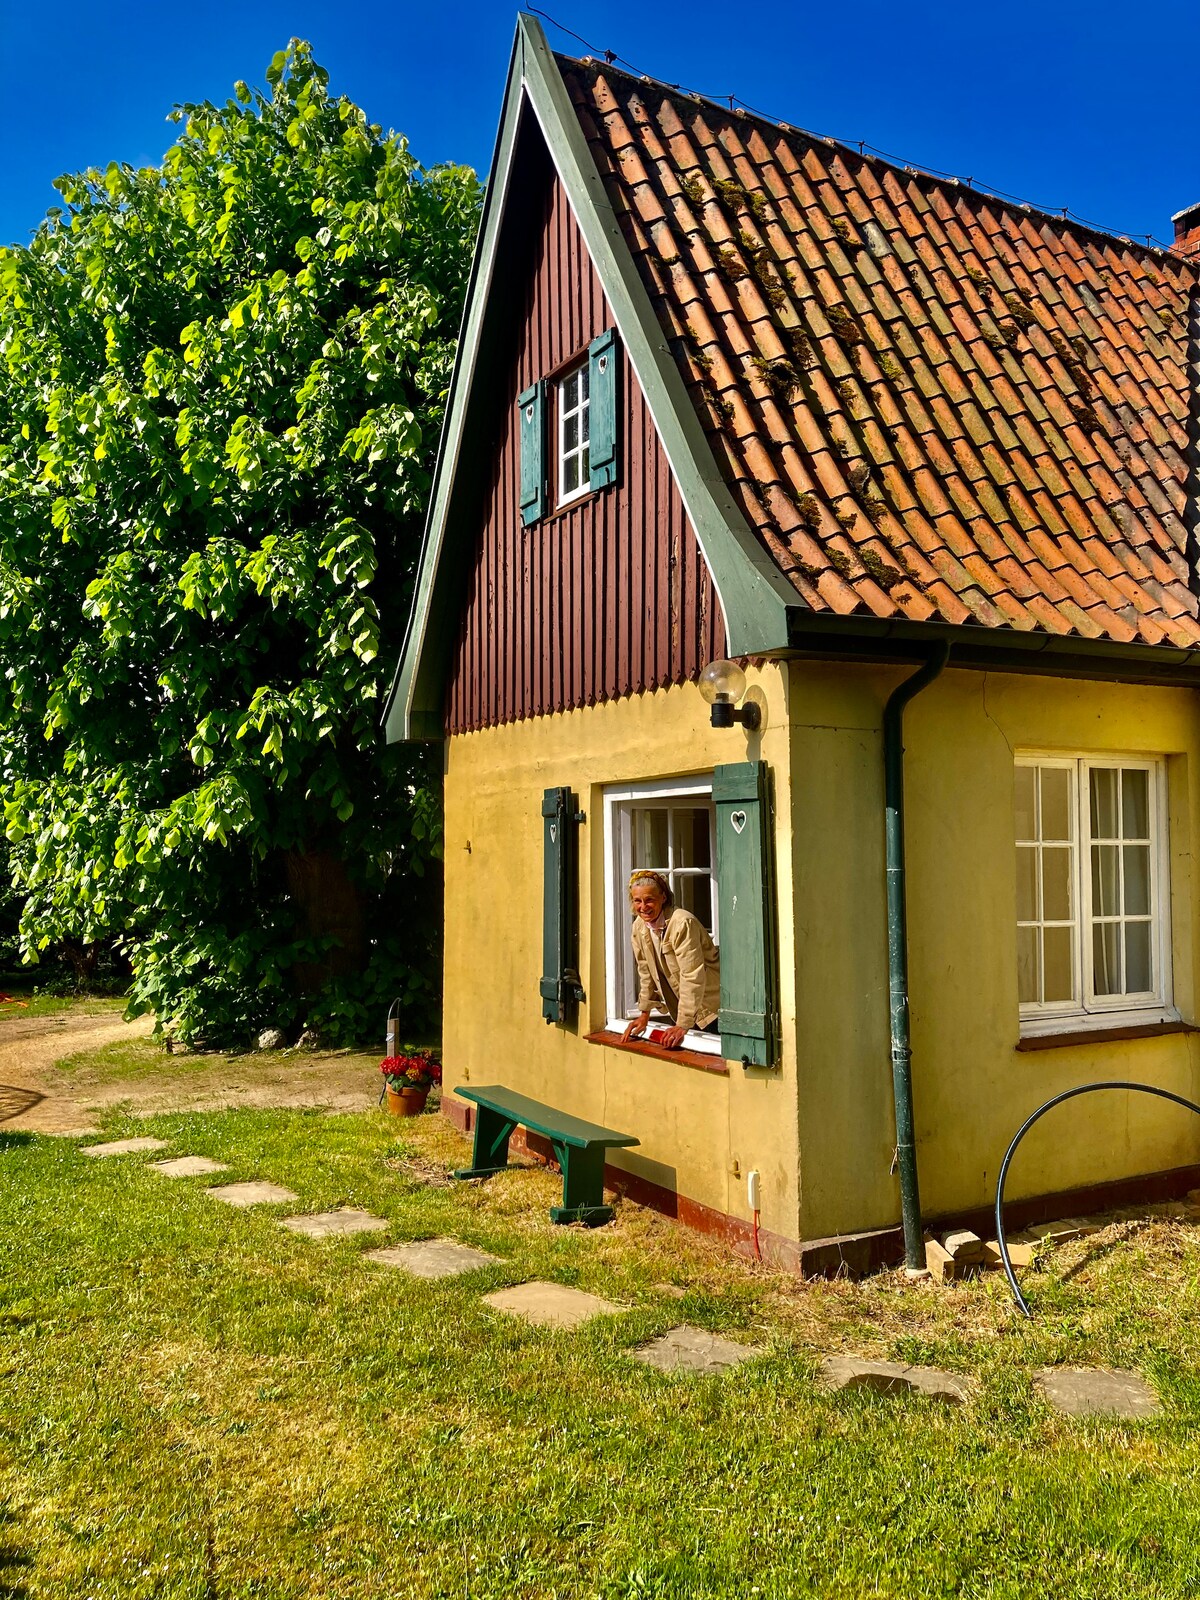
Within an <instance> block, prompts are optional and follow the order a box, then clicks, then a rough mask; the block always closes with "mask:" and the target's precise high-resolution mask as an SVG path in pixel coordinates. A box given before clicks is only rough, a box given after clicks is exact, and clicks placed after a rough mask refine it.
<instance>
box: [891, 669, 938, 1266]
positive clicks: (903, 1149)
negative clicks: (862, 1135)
mask: <svg viewBox="0 0 1200 1600" xmlns="http://www.w3.org/2000/svg"><path fill="white" fill-rule="evenodd" d="M949 654H950V646H949V645H948V644H940V645H937V646H936V647H935V649H934V651H933V654H932V655H931V656H930V658H929V660H928V661H927V662H926V663H925V665H924V666H923V667H922V668H920V670H919V671H917V672H914V673H913V675H912V677H911V678H906V679H905V680H904V682H903V683H902V684H900V686H899V687H898V688H896V689H893V690H892V693H891V694H890V695H889V697H888V703H887V705H886V706H885V707H884V712H883V791H884V830H885V838H886V851H887V931H888V995H889V1000H890V1007H891V1022H892V1092H893V1094H894V1096H895V1100H896V1164H897V1166H898V1167H899V1169H900V1209H901V1214H902V1216H903V1219H904V1264H905V1266H906V1267H908V1269H909V1270H910V1271H913V1272H918V1271H920V1270H921V1269H922V1268H923V1267H924V1265H925V1246H924V1240H923V1229H922V1227H921V1195H920V1190H919V1188H918V1185H917V1144H916V1136H915V1134H914V1132H913V1098H912V1046H911V1044H910V1043H909V1031H908V929H907V925H906V920H905V910H904V708H905V706H906V705H907V704H908V702H909V701H910V700H912V699H913V698H914V696H916V695H919V694H920V692H921V690H922V689H924V688H925V687H926V686H927V685H928V684H930V683H932V682H933V680H934V679H935V678H936V677H937V675H938V674H939V673H940V672H941V670H942V668H943V667H944V666H945V665H946V658H947V657H948V656H949Z"/></svg>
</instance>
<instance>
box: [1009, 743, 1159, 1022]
mask: <svg viewBox="0 0 1200 1600" xmlns="http://www.w3.org/2000/svg"><path fill="white" fill-rule="evenodd" d="M1015 765H1016V766H1017V767H1056V768H1059V769H1061V770H1066V771H1068V772H1070V773H1071V774H1072V775H1073V776H1072V782H1071V789H1070V808H1071V828H1072V838H1073V844H1074V855H1075V861H1074V870H1073V872H1072V874H1071V883H1070V890H1071V904H1072V909H1073V911H1074V913H1075V915H1074V919H1073V924H1072V926H1073V930H1074V931H1073V935H1072V952H1071V981H1072V990H1073V994H1074V998H1073V999H1071V1000H1059V1001H1026V1002H1024V1003H1022V1004H1021V1005H1020V1007H1019V1010H1020V1031H1021V1036H1022V1037H1023V1038H1036V1037H1037V1036H1038V1035H1041V1034H1049V1033H1065V1032H1076V1031H1079V1032H1082V1031H1084V1030H1086V1029H1089V1028H1116V1027H1136V1026H1137V1025H1139V1024H1145V1023H1155V1022H1178V1021H1179V1012H1178V1011H1177V1010H1176V1008H1175V1006H1174V1004H1173V986H1172V963H1171V874H1170V851H1169V839H1168V796H1167V763H1166V760H1165V758H1163V757H1156V756H1145V755H1119V754H1105V755H1098V754H1097V753H1096V752H1095V751H1088V752H1083V751H1076V752H1071V753H1064V752H1063V751H1061V750H1058V751H1053V752H1051V751H1041V750H1022V751H1019V752H1018V753H1017V755H1016V761H1015ZM1104 769H1107V770H1117V771H1122V770H1124V771H1129V770H1130V769H1136V770H1138V771H1143V772H1146V773H1148V774H1149V790H1150V792H1149V795H1148V797H1147V803H1148V804H1147V809H1148V816H1149V818H1150V826H1151V834H1150V919H1149V920H1150V959H1151V966H1152V971H1153V973H1154V975H1155V976H1156V977H1157V980H1158V984H1157V988H1156V989H1154V990H1152V991H1148V992H1146V993H1144V994H1136V995H1129V994H1117V995H1104V994H1097V993H1096V992H1095V987H1094V982H1095V969H1094V966H1093V962H1092V957H1091V949H1092V930H1093V927H1094V920H1093V913H1092V871H1091V853H1092V830H1091V803H1090V802H1091V774H1092V773H1093V772H1094V771H1096V770H1104ZM1015 844H1016V840H1015V836H1014V845H1015ZM1015 861H1016V851H1015V849H1014V866H1015ZM1023 925H1025V924H1021V923H1019V922H1018V923H1017V924H1016V926H1023Z"/></svg>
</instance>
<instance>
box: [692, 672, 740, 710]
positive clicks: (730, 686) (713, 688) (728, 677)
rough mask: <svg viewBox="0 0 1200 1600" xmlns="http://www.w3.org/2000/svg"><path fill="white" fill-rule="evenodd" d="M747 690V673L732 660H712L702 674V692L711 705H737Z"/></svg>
mask: <svg viewBox="0 0 1200 1600" xmlns="http://www.w3.org/2000/svg"><path fill="white" fill-rule="evenodd" d="M745 692H746V674H745V673H744V672H743V671H742V669H741V667H739V666H737V665H736V664H735V663H734V662H732V661H712V662H710V663H709V665H708V666H707V667H705V669H704V671H703V672H702V673H701V674H700V693H701V694H702V695H703V696H704V698H705V699H706V700H707V701H708V703H709V705H710V706H714V705H719V704H722V703H723V704H725V705H729V706H735V705H737V703H738V701H739V700H740V699H741V698H742V696H743V695H744V694H745Z"/></svg>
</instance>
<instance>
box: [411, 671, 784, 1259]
mask: <svg viewBox="0 0 1200 1600" xmlns="http://www.w3.org/2000/svg"><path fill="white" fill-rule="evenodd" d="M748 677H749V679H750V684H751V687H750V690H749V694H750V695H751V696H752V697H753V698H755V699H756V700H758V701H759V703H760V705H761V706H762V707H763V710H764V715H763V725H762V727H761V729H760V730H759V731H758V732H757V733H754V734H749V733H747V732H746V731H745V730H744V729H742V728H741V727H736V728H732V729H719V730H718V729H713V728H712V727H710V726H709V722H708V707H707V706H706V705H705V703H704V702H703V700H702V699H701V697H700V693H699V690H698V689H697V688H696V687H695V685H685V686H683V687H679V688H672V689H667V690H661V691H658V692H656V693H654V694H648V695H644V696H640V697H638V698H636V699H630V700H624V701H619V702H612V703H609V704H604V705H599V706H594V707H589V708H586V709H583V710H578V711H569V712H564V713H561V714H558V715H554V716H548V717H539V718H537V719H535V720H531V721H528V722H520V723H514V724H510V725H508V726H505V727H500V728H489V729H484V730H482V731H480V732H476V733H468V734H461V735H456V736H455V737H453V738H451V739H450V740H449V741H448V743H447V747H446V834H445V857H446V956H445V1003H444V1016H445V1022H444V1037H443V1046H444V1048H443V1056H444V1070H445V1081H446V1085H447V1087H448V1088H449V1089H451V1090H452V1089H453V1088H454V1087H455V1086H456V1085H457V1084H460V1083H464V1082H470V1083H476V1084H479V1083H490V1082H501V1083H504V1084H505V1085H507V1086H508V1087H509V1088H511V1089H515V1090H517V1091H518V1092H520V1093H524V1094H530V1095H533V1096H535V1097H536V1098H538V1099H540V1100H544V1101H547V1102H548V1103H550V1104H552V1105H555V1106H557V1107H559V1108H561V1109H562V1110H564V1111H569V1112H571V1113H573V1114H575V1115H577V1116H582V1117H586V1118H588V1119H590V1120H593V1121H596V1122H601V1123H604V1124H605V1125H607V1126H609V1127H615V1128H618V1129H620V1130H621V1131H623V1132H627V1133H633V1134H636V1135H637V1137H638V1138H639V1139H640V1140H641V1144H640V1146H639V1147H638V1148H637V1149H636V1150H629V1151H618V1152H614V1153H613V1156H612V1161H613V1164H614V1165H619V1166H623V1167H626V1168H628V1169H629V1170H631V1171H633V1172H635V1173H637V1174H639V1175H641V1176H643V1177H645V1178H647V1179H649V1180H650V1181H652V1182H654V1183H658V1184H660V1185H662V1186H663V1187H665V1188H668V1189H671V1190H674V1191H676V1192H678V1193H680V1194H683V1195H686V1196H687V1197H688V1198H690V1199H692V1200H697V1201H699V1202H700V1203H701V1204H703V1205H707V1206H711V1207H713V1208H714V1209H716V1210H718V1211H720V1212H723V1213H726V1214H727V1215H731V1216H734V1217H738V1218H742V1219H749V1216H750V1212H749V1209H748V1207H747V1202H746V1184H745V1177H744V1175H745V1173H746V1172H748V1171H749V1170H750V1169H751V1168H757V1169H758V1171H759V1173H760V1174H761V1179H762V1201H761V1207H762V1225H763V1227H764V1228H765V1229H767V1230H769V1231H771V1232H774V1233H778V1234H781V1235H783V1236H784V1237H786V1238H791V1239H795V1238H797V1237H798V1199H797V1119H796V1088H795V1072H794V1068H793V1067H785V1068H784V1070H783V1071H781V1072H777V1073H766V1072H751V1073H747V1072H744V1071H743V1069H742V1068H741V1067H740V1066H732V1067H731V1068H730V1071H729V1075H728V1076H727V1077H722V1076H719V1075H717V1074H714V1073H711V1072H705V1071H701V1070H698V1069H696V1068H693V1067H687V1066H684V1065H682V1064H681V1063H678V1062H675V1061H660V1060H656V1059H653V1058H648V1057H645V1056H640V1055H636V1054H632V1053H630V1052H628V1051H624V1050H614V1049H610V1048H607V1047H605V1046H603V1045H592V1044H587V1043H586V1042H585V1041H584V1035H585V1034H587V1033H589V1032H591V1031H593V1030H594V1029H597V1028H602V1027H603V1026H604V1022H605V970H604V969H605V913H606V907H605V899H604V838H603V793H604V789H605V788H606V787H608V786H611V785H614V784H623V783H641V782H649V781H651V780H654V779H658V778H672V777H679V776H682V775H684V774H687V773H693V772H695V773H711V771H712V769H713V767H714V766H715V765H718V764H720V763H724V762H731V761H746V760H765V761H767V762H769V763H770V765H771V767H772V769H773V770H774V773H775V783H776V795H775V800H776V811H777V821H776V837H775V844H776V875H777V877H778V879H779V919H780V927H781V930H783V946H784V949H785V951H786V961H785V963H784V971H785V977H784V980H783V983H782V986H781V987H782V990H783V994H782V1013H783V1015H782V1033H783V1049H782V1053H783V1059H784V1061H785V1062H791V1063H794V1062H795V1055H796V1052H795V1042H794V1021H793V1019H794V1005H793V1003H792V999H791V982H790V974H791V973H792V972H794V970H795V963H794V960H793V959H792V957H791V948H790V933H789V932H788V931H787V930H790V927H791V924H792V906H791V883H790V872H789V871H788V870H786V869H787V864H788V862H789V861H790V858H791V827H790V806H791V802H790V796H789V793H788V787H787V774H788V746H789V732H788V726H787V710H786V693H785V683H786V669H785V668H781V667H776V666H772V665H767V666H765V667H763V668H762V669H761V670H757V671H755V670H751V671H750V672H749V673H748ZM558 785H569V786H570V787H571V788H572V789H573V790H574V791H575V793H576V795H577V796H578V797H579V800H580V804H581V806H582V809H583V810H584V811H585V812H586V814H587V822H586V824H585V825H584V826H583V827H582V829H581V830H580V841H579V843H580V851H579V853H580V883H579V916H580V930H581V937H580V951H579V957H580V972H581V974H582V977H583V981H584V986H585V988H586V990H587V1000H586V1001H585V1002H583V1003H582V1004H581V1005H580V1007H579V1015H578V1020H577V1022H576V1023H575V1024H574V1025H573V1026H571V1027H566V1028H564V1027H553V1026H547V1025H546V1023H545V1022H544V1021H543V1020H542V1015H541V1002H540V1000H539V998H538V980H539V978H540V977H541V961H542V820H541V814H540V806H541V797H542V791H543V790H544V789H548V788H552V787H555V786H558ZM735 1164H736V1166H737V1170H738V1174H739V1175H738V1176H735V1175H734V1167H735Z"/></svg>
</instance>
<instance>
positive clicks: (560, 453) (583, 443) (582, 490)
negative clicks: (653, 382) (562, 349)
mask: <svg viewBox="0 0 1200 1600" xmlns="http://www.w3.org/2000/svg"><path fill="white" fill-rule="evenodd" d="M589 372H590V368H589V365H588V358H587V357H586V356H585V357H584V359H583V360H582V361H580V362H579V363H577V365H575V366H573V367H572V368H571V369H570V371H569V372H564V373H563V375H562V377H561V378H559V379H558V381H557V382H556V384H555V386H554V411H555V418H556V421H555V436H556V438H557V441H558V448H557V454H556V463H555V478H554V487H555V496H556V498H555V505H556V507H558V506H569V505H570V504H571V502H572V501H573V500H578V499H580V498H581V497H582V496H583V495H585V494H589V493H590V492H591V487H592V485H591V475H590V472H584V470H583V456H584V451H587V452H588V455H589V460H590V454H591V441H592V426H591V418H592V396H591V387H590V384H589V388H588V394H587V396H586V398H584V397H583V396H582V387H583V384H582V380H583V379H584V378H585V377H587V376H588V375H589ZM572 378H578V379H580V398H579V400H578V403H577V404H576V405H574V406H571V407H568V406H567V404H566V387H567V384H568V383H570V381H571V379H572ZM575 416H577V417H578V418H579V436H578V438H577V439H576V441H575V445H574V448H573V449H571V450H568V449H567V447H566V432H567V419H568V417H575ZM575 459H577V460H578V463H579V482H578V484H577V485H576V487H575V488H574V489H571V490H568V491H565V492H564V490H563V484H564V483H565V482H566V465H567V462H568V461H569V460H575Z"/></svg>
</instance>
